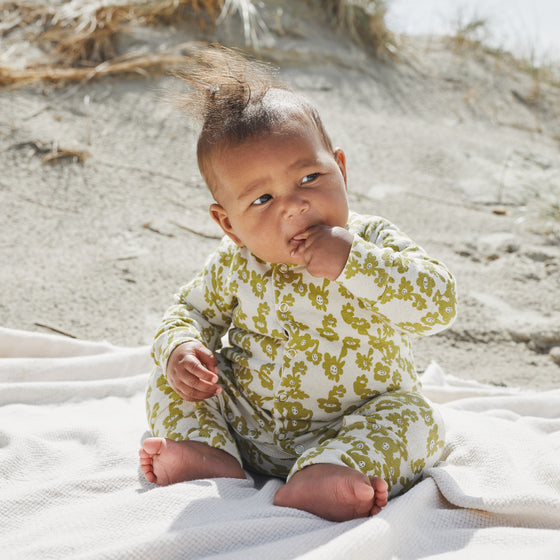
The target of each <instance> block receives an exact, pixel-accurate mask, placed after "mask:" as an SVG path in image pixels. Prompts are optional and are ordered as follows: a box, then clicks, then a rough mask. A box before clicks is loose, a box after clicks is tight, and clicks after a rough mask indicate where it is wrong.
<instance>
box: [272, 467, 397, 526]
mask: <svg viewBox="0 0 560 560" xmlns="http://www.w3.org/2000/svg"><path fill="white" fill-rule="evenodd" d="M387 500H388V487H387V483H386V482H385V481H384V480H383V479H382V478H377V477H372V478H368V477H367V476H366V475H364V474H362V473H360V472H359V471H356V470H354V469H352V468H350V467H345V466H342V465H331V464H317V465H311V466H309V467H306V468H304V469H303V470H301V471H299V472H297V473H296V474H294V476H292V478H291V479H290V480H289V481H288V482H287V483H286V484H285V485H284V486H282V488H280V489H279V490H278V491H277V492H276V495H275V496H274V504H275V505H277V506H284V507H292V508H296V509H301V510H304V511H308V512H309V513H314V514H315V515H318V516H320V517H323V518H324V519H328V520H330V521H348V520H349V519H357V518H359V517H369V516H371V515H375V514H376V513H379V512H380V511H381V508H383V507H384V506H385V505H387Z"/></svg>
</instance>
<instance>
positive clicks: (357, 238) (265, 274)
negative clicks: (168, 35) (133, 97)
mask: <svg viewBox="0 0 560 560" xmlns="http://www.w3.org/2000/svg"><path fill="white" fill-rule="evenodd" d="M197 62H198V64H197V65H196V67H195V69H194V70H192V69H191V70H189V71H186V72H185V73H184V74H183V78H184V79H185V80H186V81H187V83H188V84H189V85H190V88H189V93H188V94H187V95H186V98H185V103H184V106H186V107H187V108H188V109H190V111H191V113H192V114H195V115H198V116H199V117H200V118H201V119H202V130H201V133H200V136H199V140H198V146H197V154H198V164H199V168H200V171H201V174H202V176H203V177H204V179H205V181H206V184H207V185H208V188H209V189H210V191H211V193H212V195H213V198H214V200H215V202H214V203H213V204H212V205H211V207H210V215H211V216H212V218H213V219H214V220H215V221H216V222H217V223H218V224H219V225H220V227H221V228H222V230H223V231H224V233H225V236H224V239H223V240H222V242H221V244H220V245H219V247H218V248H217V250H216V251H215V252H214V253H213V254H212V255H210V257H209V258H208V260H207V262H206V264H205V266H204V268H203V270H202V271H201V272H200V273H199V274H198V275H197V276H196V277H195V278H194V279H193V280H192V281H191V282H190V283H189V284H187V285H186V286H185V287H183V288H182V289H181V291H180V293H179V294H178V295H177V296H176V302H175V305H173V306H172V307H171V308H170V309H169V310H168V311H167V314H166V315H165V317H164V319H163V323H162V325H161V328H160V330H159V331H158V333H157V335H156V338H155V341H154V344H153V350H152V353H153V358H154V361H155V364H156V367H155V368H154V370H153V373H152V376H151V378H150V382H149V386H148V389H147V414H148V420H149V423H150V426H151V429H152V432H153V435H154V437H150V438H148V439H146V440H145V441H144V443H143V446H142V448H141V449H140V452H139V454H140V466H141V470H142V472H143V473H144V476H145V477H146V480H148V481H149V482H155V483H157V484H160V485H167V484H172V483H175V482H180V481H186V480H196V479H201V478H212V477H230V478H245V472H244V470H243V469H244V468H246V469H248V470H253V471H256V472H260V473H264V474H266V475H273V476H278V477H282V478H285V479H286V483H285V484H284V485H283V486H281V487H280V489H279V490H278V491H277V492H276V495H275V497H274V504H276V505H278V506H285V507H292V508H297V509H300V510H305V511H307V512H311V513H313V514H316V515H318V516H321V517H323V518H325V519H329V520H340V521H342V520H349V519H354V518H358V517H366V516H370V515H373V514H376V513H378V512H379V511H380V510H381V508H383V507H384V506H385V505H386V504H387V501H388V499H389V497H391V496H395V495H397V494H399V493H402V492H404V491H405V490H407V489H408V488H410V487H411V486H412V485H413V484H414V483H415V482H416V481H418V480H419V478H420V477H421V475H422V472H423V470H424V469H426V468H428V467H431V466H433V465H434V464H435V463H436V462H437V461H438V459H439V457H440V455H441V451H442V448H443V443H444V426H443V423H442V420H441V418H440V416H439V414H438V413H437V411H436V410H435V409H434V408H433V406H432V405H431V404H430V402H429V401H428V400H427V399H426V398H425V397H424V396H423V395H422V393H421V386H420V382H419V380H418V378H417V375H416V370H415V366H414V361H413V356H412V341H413V340H414V338H416V337H418V336H420V335H426V334H433V333H436V332H438V331H441V330H443V329H444V328H445V327H447V326H449V325H450V324H451V323H452V321H453V319H454V317H455V285H454V280H453V278H452V276H451V274H450V273H449V272H448V270H447V269H446V268H445V266H444V265H442V264H441V263H439V262H437V261H436V260H433V259H431V258H430V257H428V255H427V254H426V253H425V252H424V250H423V249H421V248H420V247H419V246H418V245H415V244H414V242H413V241H411V240H410V239H409V238H408V237H407V236H405V235H404V234H403V233H401V232H400V231H399V230H398V229H397V228H396V227H395V226H394V225H392V224H391V223H389V222H388V221H387V220H385V219H383V218H380V217H375V216H363V215H359V214H357V213H354V212H350V211H349V209H348V201H347V180H346V156H345V154H344V152H343V151H342V150H341V149H338V148H336V149H335V148H333V146H332V144H331V140H330V139H329V136H328V135H327V133H326V131H325V129H324V127H323V124H322V122H321V119H320V118H319V115H318V114H317V111H316V110H315V108H314V107H313V106H312V105H311V104H310V103H309V102H308V101H307V100H305V99H304V98H303V97H301V96H300V95H298V94H296V93H294V92H292V91H291V90H289V89H286V88H285V87H284V86H282V85H279V84H278V83H276V79H275V77H274V75H273V74H271V73H269V72H268V71H267V70H266V69H265V68H264V67H262V66H261V65H259V64H256V63H254V62H249V61H247V60H245V59H244V58H242V57H241V56H239V55H237V54H234V53H232V52H229V51H225V50H207V51H204V52H203V53H201V54H200V55H199V58H198V61H197ZM226 333H227V342H226V343H225V344H223V346H222V342H223V340H222V337H223V336H224V335H225V334H226Z"/></svg>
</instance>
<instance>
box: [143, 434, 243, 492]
mask: <svg viewBox="0 0 560 560" xmlns="http://www.w3.org/2000/svg"><path fill="white" fill-rule="evenodd" d="M138 454H139V456H140V470H141V471H142V472H143V473H144V476H145V477H146V480H147V481H148V482H155V483H156V484H159V485H160V486H167V485H168V484H173V483H175V482H183V481H185V480H198V479H200V478H245V473H244V472H243V469H242V468H241V465H240V464H239V461H237V459H235V458H234V457H232V456H231V455H230V454H229V453H227V452H226V451H223V450H221V449H216V448H214V447H210V446H209V445H207V444H205V443H201V442H199V441H173V440H172V439H167V438H160V437H157V438H148V439H146V440H145V441H144V444H143V445H142V448H141V449H140V451H139V452H138Z"/></svg>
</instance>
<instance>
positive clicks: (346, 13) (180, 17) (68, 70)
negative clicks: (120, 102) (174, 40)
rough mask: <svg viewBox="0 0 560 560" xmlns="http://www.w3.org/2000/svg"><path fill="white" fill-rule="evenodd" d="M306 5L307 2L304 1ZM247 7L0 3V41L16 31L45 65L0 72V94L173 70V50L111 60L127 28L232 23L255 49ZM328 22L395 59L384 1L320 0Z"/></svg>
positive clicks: (258, 22) (199, 2)
mask: <svg viewBox="0 0 560 560" xmlns="http://www.w3.org/2000/svg"><path fill="white" fill-rule="evenodd" d="M307 1H309V2H311V1H312V0H307ZM257 6H258V4H257V3H256V1H255V0H87V1H86V0H70V1H69V2H66V3H62V4H55V5H48V4H47V3H45V4H37V5H35V6H29V5H28V4H27V3H25V2H23V1H21V2H18V1H13V2H4V3H2V2H1V0H0V15H1V19H0V36H1V35H7V34H9V33H11V32H12V31H13V30H15V29H17V28H20V29H23V30H24V31H25V32H26V35H27V36H28V37H29V38H30V40H32V41H35V42H37V43H39V44H40V45H41V47H42V48H43V50H44V51H45V53H46V54H45V58H44V60H42V61H41V62H36V63H33V64H30V65H28V66H27V67H25V68H23V69H21V68H10V67H3V66H0V87H2V86H3V87H10V88H16V87H22V86H25V85H28V84H30V83H34V82H38V81H45V82H49V83H51V84H65V83H68V82H77V81H83V80H89V79H93V78H99V77H102V76H108V75H115V74H123V73H125V74H130V73H136V74H138V73H140V74H147V73H148V74H153V73H156V72H165V71H168V70H170V69H173V68H174V67H175V66H177V64H180V62H181V58H180V54H178V52H177V51H180V50H181V49H178V48H176V49H173V52H171V51H167V52H164V53H162V52H157V53H151V54H145V53H144V54H137V53H136V54H127V55H124V56H122V55H121V56H119V55H120V54H121V53H119V49H118V41H119V38H120V37H122V36H124V35H126V33H127V32H129V31H130V29H131V28H132V27H133V26H136V27H137V26H150V25H175V24H177V23H179V22H181V21H185V20H190V21H193V20H196V22H197V24H198V25H199V26H201V27H207V28H209V27H211V26H215V25H217V24H219V23H221V22H222V21H224V20H225V19H229V18H233V17H236V16H239V18H240V20H241V24H242V26H243V34H244V37H245V44H246V45H247V46H250V47H253V48H254V49H256V50H258V42H259V37H260V36H261V35H262V34H263V33H266V32H267V28H266V25H265V23H264V21H263V19H262V18H261V16H260V14H259V9H258V7H257ZM320 7H321V9H323V10H327V11H328V12H329V13H330V14H331V15H332V16H333V19H334V21H335V22H336V23H337V24H338V25H339V26H341V27H343V28H344V29H346V30H347V31H348V32H349V33H350V34H351V35H352V37H354V39H355V40H356V41H357V42H359V43H360V44H361V45H362V46H363V47H364V48H367V49H368V50H370V51H372V52H373V53H374V54H375V55H376V56H378V57H380V58H383V57H389V56H391V57H392V56H393V55H394V53H395V52H396V49H395V41H394V36H393V35H392V34H391V33H390V32H389V31H388V29H387V27H386V25H385V14H386V12H387V7H386V2H385V1H384V0H321V2H320Z"/></svg>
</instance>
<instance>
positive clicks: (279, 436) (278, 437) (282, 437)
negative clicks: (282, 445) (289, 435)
mask: <svg viewBox="0 0 560 560" xmlns="http://www.w3.org/2000/svg"><path fill="white" fill-rule="evenodd" d="M276 439H277V440H278V441H284V440H285V439H286V434H285V433H284V432H280V433H279V434H278V435H277V436H276Z"/></svg>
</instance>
